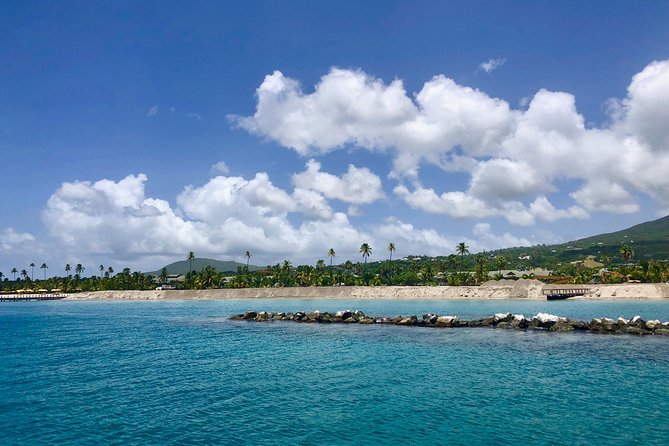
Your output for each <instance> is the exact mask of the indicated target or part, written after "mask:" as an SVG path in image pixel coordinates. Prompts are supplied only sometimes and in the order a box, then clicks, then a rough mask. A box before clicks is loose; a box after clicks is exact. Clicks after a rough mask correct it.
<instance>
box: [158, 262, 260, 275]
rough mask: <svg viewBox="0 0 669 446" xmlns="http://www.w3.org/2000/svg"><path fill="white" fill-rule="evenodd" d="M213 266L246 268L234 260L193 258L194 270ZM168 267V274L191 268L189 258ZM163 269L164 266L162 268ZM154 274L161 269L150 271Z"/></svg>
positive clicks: (218, 268) (227, 269) (231, 269)
mask: <svg viewBox="0 0 669 446" xmlns="http://www.w3.org/2000/svg"><path fill="white" fill-rule="evenodd" d="M207 266H212V267H213V268H214V269H215V270H216V271H219V272H237V268H238V267H241V268H246V264H245V263H240V262H234V261H232V260H214V259H206V258H195V260H193V271H200V270H201V269H202V268H204V267H207ZM165 268H167V273H168V274H186V273H187V272H188V270H189V268H190V264H189V262H188V261H187V260H180V261H178V262H174V263H170V264H169V265H165ZM161 269H162V268H161ZM259 269H261V268H260V267H258V266H255V265H249V271H257V270H259ZM146 274H150V275H152V276H157V275H159V274H160V269H159V270H157V271H152V272H148V273H146Z"/></svg>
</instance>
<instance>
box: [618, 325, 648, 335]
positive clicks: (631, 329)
mask: <svg viewBox="0 0 669 446" xmlns="http://www.w3.org/2000/svg"><path fill="white" fill-rule="evenodd" d="M644 325H645V324H644ZM620 332H621V333H629V334H636V335H648V334H650V332H649V331H648V330H646V328H645V327H644V328H639V327H637V326H635V325H628V326H626V327H623V328H622V329H620Z"/></svg>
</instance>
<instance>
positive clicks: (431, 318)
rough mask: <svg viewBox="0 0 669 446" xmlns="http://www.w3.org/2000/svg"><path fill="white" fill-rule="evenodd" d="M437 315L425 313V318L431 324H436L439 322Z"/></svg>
mask: <svg viewBox="0 0 669 446" xmlns="http://www.w3.org/2000/svg"><path fill="white" fill-rule="evenodd" d="M438 317H439V316H437V315H436V314H432V313H428V314H424V315H423V320H424V321H426V322H427V323H428V324H430V325H434V324H436V323H437V318H438Z"/></svg>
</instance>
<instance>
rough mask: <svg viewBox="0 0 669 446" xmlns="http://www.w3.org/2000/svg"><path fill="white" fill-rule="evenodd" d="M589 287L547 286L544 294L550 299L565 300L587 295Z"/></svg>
mask: <svg viewBox="0 0 669 446" xmlns="http://www.w3.org/2000/svg"><path fill="white" fill-rule="evenodd" d="M588 291H590V289H589V288H546V289H544V290H543V294H544V296H546V299H548V300H563V299H567V298H570V297H576V296H585V295H586V294H587V293H588Z"/></svg>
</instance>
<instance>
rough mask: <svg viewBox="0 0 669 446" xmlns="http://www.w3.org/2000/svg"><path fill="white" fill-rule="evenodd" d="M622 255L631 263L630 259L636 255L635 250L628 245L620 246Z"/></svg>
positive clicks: (626, 261)
mask: <svg viewBox="0 0 669 446" xmlns="http://www.w3.org/2000/svg"><path fill="white" fill-rule="evenodd" d="M620 257H622V258H623V260H625V263H629V261H630V259H631V258H632V257H634V250H633V249H632V248H630V247H629V246H628V245H623V246H621V247H620Z"/></svg>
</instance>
